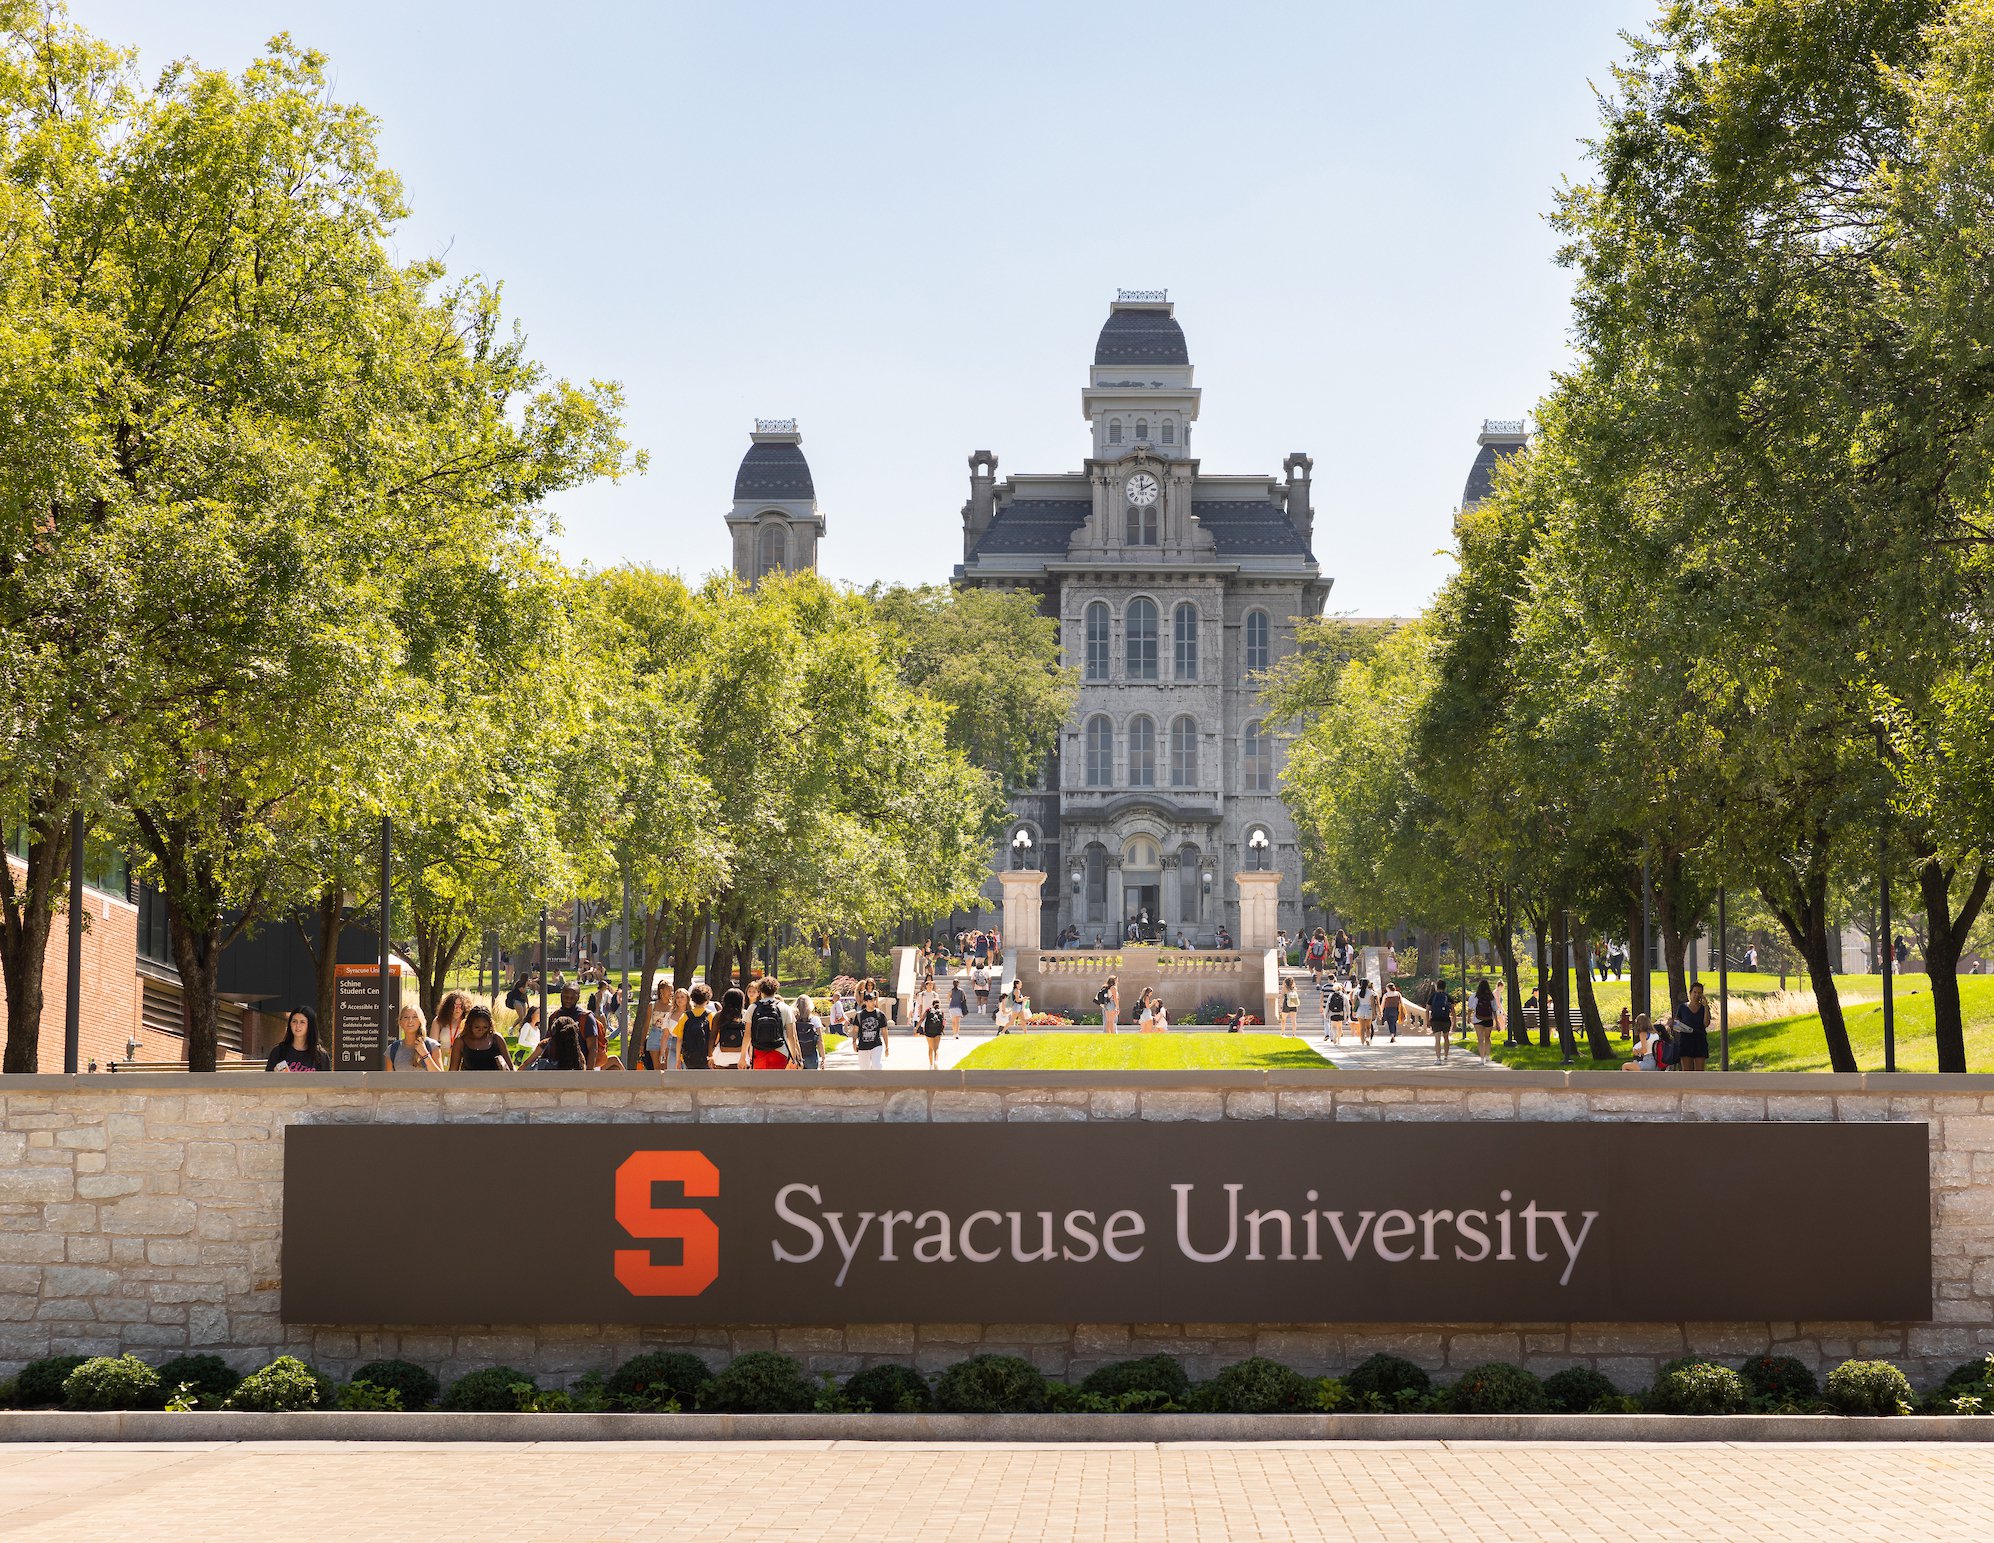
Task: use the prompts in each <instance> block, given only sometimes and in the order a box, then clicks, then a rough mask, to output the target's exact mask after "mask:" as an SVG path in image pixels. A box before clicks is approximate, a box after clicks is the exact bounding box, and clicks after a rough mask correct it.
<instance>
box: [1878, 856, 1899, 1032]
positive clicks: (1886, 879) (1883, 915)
mask: <svg viewBox="0 0 1994 1543" xmlns="http://www.w3.org/2000/svg"><path fill="white" fill-rule="evenodd" d="M1876 878H1877V901H1878V906H1877V910H1878V912H1879V915H1878V918H1877V924H1876V939H1877V942H1879V943H1881V944H1882V945H1883V1069H1884V1070H1885V1071H1887V1072H1894V1071H1896V1070H1897V1014H1896V1003H1895V1002H1894V1001H1892V999H1891V979H1890V975H1891V971H1892V970H1894V969H1895V968H1896V966H1897V945H1896V940H1895V939H1893V938H1892V937H1891V936H1890V838H1889V836H1887V835H1885V836H1879V837H1878V838H1877V859H1876Z"/></svg>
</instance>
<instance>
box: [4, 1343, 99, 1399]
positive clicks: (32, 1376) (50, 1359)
mask: <svg viewBox="0 0 1994 1543" xmlns="http://www.w3.org/2000/svg"><path fill="white" fill-rule="evenodd" d="M89 1359H90V1357H88V1356H87V1355H45V1356H43V1357H42V1358H41V1359H40V1360H39V1361H30V1362H29V1363H28V1364H27V1365H26V1366H24V1367H22V1368H21V1373H20V1375H19V1376H18V1377H16V1378H15V1379H14V1402H15V1403H17V1404H19V1405H20V1406H21V1407H22V1408H23V1409H48V1408H52V1407H53V1406H54V1405H56V1404H59V1403H61V1402H62V1385H63V1384H64V1383H65V1382H67V1381H68V1380H69V1374H70V1373H71V1372H73V1371H75V1370H76V1368H77V1367H79V1366H81V1365H82V1364H83V1363H84V1362H85V1361H87V1360H89Z"/></svg>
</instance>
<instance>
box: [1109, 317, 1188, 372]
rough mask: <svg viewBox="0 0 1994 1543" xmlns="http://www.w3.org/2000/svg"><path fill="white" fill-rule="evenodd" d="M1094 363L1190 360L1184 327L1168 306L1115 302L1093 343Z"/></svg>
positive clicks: (1177, 361)
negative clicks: (1132, 304) (1119, 303)
mask: <svg viewBox="0 0 1994 1543" xmlns="http://www.w3.org/2000/svg"><path fill="white" fill-rule="evenodd" d="M1094 362H1095V363H1096V364H1189V363H1190V362H1191V355H1190V352H1189V350H1188V349H1186V348H1185V346H1184V329H1183V328H1182V327H1180V326H1178V325H1177V318H1176V317H1174V316H1172V315H1171V314H1170V309H1169V307H1168V306H1154V307H1152V306H1127V305H1118V306H1117V307H1116V308H1115V309H1114V310H1112V311H1110V312H1109V313H1108V320H1107V321H1106V323H1105V324H1103V326H1102V328H1101V336H1100V339H1099V341H1097V342H1096V343H1095V344H1094Z"/></svg>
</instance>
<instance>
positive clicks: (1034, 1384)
mask: <svg viewBox="0 0 1994 1543" xmlns="http://www.w3.org/2000/svg"><path fill="white" fill-rule="evenodd" d="M1050 1399H1051V1393H1050V1391H1049V1390H1048V1389H1047V1387H1046V1380H1045V1374H1044V1373H1042V1372H1041V1371H1040V1370H1039V1369H1038V1368H1037V1367H1036V1366H1034V1365H1032V1363H1031V1362H1030V1361H1027V1360H1025V1359H1024V1358H1023V1357H1022V1356H1015V1355H978V1356H971V1357H970V1358H969V1359H968V1360H967V1361H958V1362H956V1363H955V1365H953V1366H951V1367H949V1368H948V1369H947V1370H945V1371H944V1372H943V1373H942V1374H941V1376H940V1377H939V1378H938V1379H937V1380H936V1382H935V1407H936V1408H937V1409H939V1410H941V1411H942V1412H943V1413H944V1414H1041V1413H1043V1412H1044V1411H1045V1408H1046V1405H1047V1404H1048V1402H1049V1401H1050Z"/></svg>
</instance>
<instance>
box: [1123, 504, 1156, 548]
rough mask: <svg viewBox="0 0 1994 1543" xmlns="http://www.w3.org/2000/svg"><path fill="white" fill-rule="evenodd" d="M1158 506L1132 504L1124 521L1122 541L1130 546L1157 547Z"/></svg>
mask: <svg viewBox="0 0 1994 1543" xmlns="http://www.w3.org/2000/svg"><path fill="white" fill-rule="evenodd" d="M1156 530H1157V522H1156V505H1154V504H1141V505H1139V504H1130V505H1129V506H1128V510H1127V513H1126V517H1125V519H1124V521H1123V529H1122V539H1123V540H1124V541H1126V542H1127V543H1128V544H1129V545H1130V546H1155V545H1156V544H1157V542H1156Z"/></svg>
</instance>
